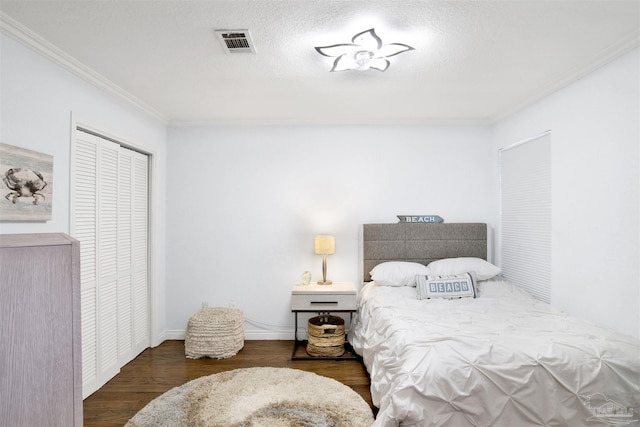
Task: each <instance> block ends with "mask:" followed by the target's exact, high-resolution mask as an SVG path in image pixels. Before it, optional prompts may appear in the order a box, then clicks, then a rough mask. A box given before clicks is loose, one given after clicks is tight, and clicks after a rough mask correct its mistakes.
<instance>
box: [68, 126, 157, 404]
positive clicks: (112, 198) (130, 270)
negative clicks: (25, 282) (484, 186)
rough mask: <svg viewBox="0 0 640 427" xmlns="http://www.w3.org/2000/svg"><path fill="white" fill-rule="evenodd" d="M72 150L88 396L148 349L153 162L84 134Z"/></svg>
mask: <svg viewBox="0 0 640 427" xmlns="http://www.w3.org/2000/svg"><path fill="white" fill-rule="evenodd" d="M73 152H74V154H73V170H72V182H73V190H72V224H71V232H72V235H74V236H75V237H76V238H77V239H78V240H80V243H81V244H80V256H81V285H82V297H81V298H82V362H83V370H82V376H83V397H86V396H88V395H89V394H91V393H93V392H94V391H95V390H97V389H98V388H100V387H101V386H102V385H103V384H104V383H106V382H107V381H108V380H109V379H111V378H112V377H113V376H114V375H115V374H117V373H118V372H119V370H120V367H121V366H123V365H124V364H126V363H127V362H129V361H130V360H131V359H132V358H133V357H135V356H136V355H137V354H138V353H139V352H140V351H142V350H144V349H145V348H147V347H148V346H149V334H148V330H149V321H148V292H147V289H148V286H147V225H148V220H147V218H148V213H147V204H148V202H147V200H148V179H147V178H148V175H147V171H148V166H147V162H148V158H147V156H145V155H143V154H140V153H137V152H134V151H131V150H128V149H126V148H123V147H121V146H120V145H119V144H117V143H114V142H111V141H107V140H105V139H103V138H100V137H97V136H94V135H91V134H88V133H85V132H81V131H78V132H77V138H76V141H75V145H74V150H73ZM141 251H143V252H144V253H143V254H142V255H140V252H141ZM140 300H144V301H142V302H141V301H140Z"/></svg>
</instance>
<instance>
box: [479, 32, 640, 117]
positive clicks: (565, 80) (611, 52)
mask: <svg viewBox="0 0 640 427" xmlns="http://www.w3.org/2000/svg"><path fill="white" fill-rule="evenodd" d="M638 47H640V30H636V31H634V32H633V33H631V34H629V36H627V37H625V38H623V39H621V40H620V41H619V42H617V43H615V44H614V45H612V46H610V47H608V48H607V49H604V50H602V51H600V52H599V53H598V54H597V55H594V57H593V58H592V60H591V61H590V62H589V65H587V66H585V67H582V68H579V69H576V70H573V71H572V72H570V73H567V74H566V75H564V76H561V77H560V78H559V79H557V80H555V81H553V82H551V83H550V84H548V85H546V86H543V87H541V88H539V89H538V90H536V91H534V94H535V95H533V96H530V97H528V98H527V99H525V100H523V101H522V102H520V103H518V104H517V105H514V106H512V107H511V108H508V109H505V110H504V111H502V112H500V113H499V114H496V115H495V116H494V117H492V118H491V119H490V123H492V124H493V123H496V122H499V121H500V120H502V119H504V118H506V117H508V116H510V115H511V114H513V113H516V112H518V111H520V110H522V109H524V108H526V107H528V106H529V105H532V104H534V103H536V102H538V101H540V100H541V99H543V98H545V97H547V96H549V95H551V94H552V93H554V92H557V91H558V90H560V89H562V88H564V87H566V86H569V85H570V84H571V83H573V82H575V81H577V80H580V79H581V78H583V77H585V76H586V75H588V74H590V73H592V72H594V71H596V70H597V69H598V68H600V67H602V66H604V65H606V64H608V63H609V62H612V61H613V60H615V59H617V58H619V57H621V56H622V55H624V54H626V53H628V52H630V51H631V50H633V49H636V48H638Z"/></svg>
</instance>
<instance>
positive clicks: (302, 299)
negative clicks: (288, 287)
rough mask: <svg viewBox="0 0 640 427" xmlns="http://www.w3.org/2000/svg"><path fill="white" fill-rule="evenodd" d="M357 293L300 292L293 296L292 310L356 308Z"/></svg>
mask: <svg viewBox="0 0 640 427" xmlns="http://www.w3.org/2000/svg"><path fill="white" fill-rule="evenodd" d="M355 309H356V295H355V294H329V293H326V294H319V295H316V294H298V295H292V296H291V310H308V311H332V310H355Z"/></svg>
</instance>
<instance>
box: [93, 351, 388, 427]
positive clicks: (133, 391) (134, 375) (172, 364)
mask: <svg viewBox="0 0 640 427" xmlns="http://www.w3.org/2000/svg"><path fill="white" fill-rule="evenodd" d="M292 349H293V341H245V345H244V348H243V349H242V350H241V351H240V352H239V353H238V354H237V355H235V356H233V357H231V358H229V359H221V360H216V359H197V360H193V359H187V358H185V356H184V341H165V342H164V343H162V344H161V345H159V346H158V347H156V348H150V349H147V350H145V351H144V352H143V353H142V354H140V355H139V356H138V357H136V358H135V359H134V360H132V361H131V362H129V363H128V364H127V365H126V366H124V367H123V368H122V369H121V371H120V373H119V374H118V375H116V376H115V377H114V378H113V379H112V380H111V381H109V382H108V383H107V384H105V385H104V386H103V387H102V388H101V389H100V390H98V391H96V392H95V393H93V394H92V395H91V396H89V397H88V398H86V399H85V401H84V425H85V427H92V426H95V427H107V426H108V427H116V426H123V425H124V424H126V422H127V421H128V420H129V419H130V418H131V417H133V416H134V415H135V414H136V412H138V411H139V410H140V409H142V408H143V407H144V406H145V405H146V404H147V403H149V402H150V401H151V400H153V399H154V398H156V397H158V396H160V395H161V394H162V393H164V392H166V391H167V390H169V389H171V388H173V387H177V386H179V385H182V384H184V383H185V382H187V381H190V380H192V379H195V378H199V377H202V376H205V375H211V374H216V373H218V372H222V371H227V370H230V369H238V368H251V367H258V366H270V367H283V368H292V369H302V370H304V371H310V372H314V373H316V374H318V375H323V376H325V377H329V378H333V379H335V380H338V381H340V382H342V383H344V384H346V385H348V386H349V387H351V388H352V389H353V390H355V391H356V392H357V393H358V394H360V395H361V396H362V398H363V399H364V400H365V401H366V402H368V403H369V405H370V406H371V408H372V409H373V410H374V413H375V412H376V409H375V407H374V406H373V404H372V403H371V393H370V392H369V384H370V383H369V375H368V374H367V371H366V369H365V367H364V365H363V364H362V361H361V360H337V361H332V360H291V350H292Z"/></svg>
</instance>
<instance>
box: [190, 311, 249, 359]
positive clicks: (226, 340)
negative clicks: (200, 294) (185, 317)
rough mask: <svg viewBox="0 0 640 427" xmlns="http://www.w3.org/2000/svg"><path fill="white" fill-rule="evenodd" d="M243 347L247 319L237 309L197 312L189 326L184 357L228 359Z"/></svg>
mask: <svg viewBox="0 0 640 427" xmlns="http://www.w3.org/2000/svg"><path fill="white" fill-rule="evenodd" d="M242 347H244V316H243V315H242V311H241V310H239V309H237V308H226V307H207V308H203V309H201V310H198V311H197V312H196V313H195V314H194V315H193V316H191V318H190V319H189V323H188V325H187V335H186V337H185V340H184V353H185V356H186V357H187V358H189V359H200V358H202V357H210V358H213V359H226V358H228V357H231V356H234V355H236V354H237V353H238V352H239V351H240V350H241V349H242Z"/></svg>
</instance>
